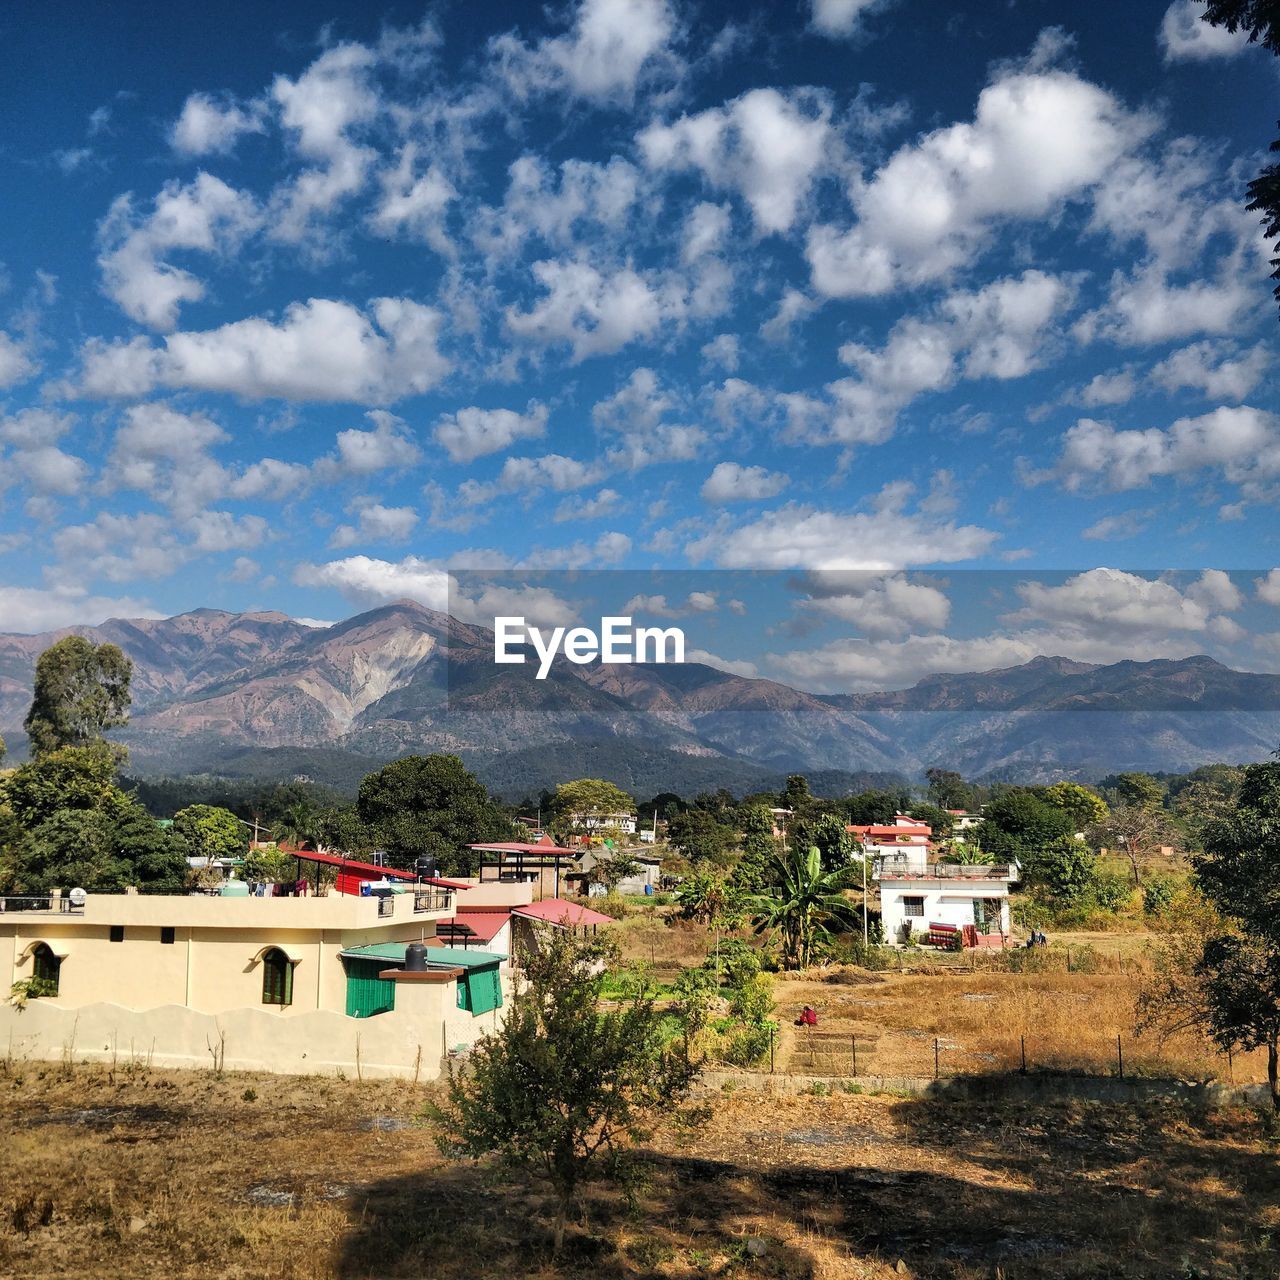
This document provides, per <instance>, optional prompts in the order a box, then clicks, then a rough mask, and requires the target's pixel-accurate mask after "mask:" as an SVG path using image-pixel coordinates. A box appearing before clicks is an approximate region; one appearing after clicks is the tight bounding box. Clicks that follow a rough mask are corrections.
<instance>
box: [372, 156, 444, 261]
mask: <svg viewBox="0 0 1280 1280" xmlns="http://www.w3.org/2000/svg"><path fill="white" fill-rule="evenodd" d="M380 181H381V184H382V197H381V199H380V200H379V202H378V207H377V208H376V209H375V210H374V211H373V212H372V213H371V214H370V215H369V225H370V227H371V228H372V229H373V230H374V231H376V232H377V233H378V234H379V235H384V236H397V235H403V236H407V237H409V238H410V239H413V240H420V241H422V243H424V244H428V245H430V246H431V248H433V249H434V250H435V251H436V252H437V253H440V254H450V253H452V245H451V244H450V242H449V237H448V234H447V232H446V230H445V216H446V214H447V211H448V209H449V206H450V205H451V204H452V203H453V202H454V201H455V200H457V198H458V191H457V189H456V188H455V187H454V185H453V183H452V182H450V181H449V179H448V178H447V177H446V176H445V173H444V171H443V170H442V169H440V168H439V167H438V166H437V165H434V164H428V165H427V166H426V168H425V169H424V168H422V166H421V164H420V162H419V156H418V148H417V146H416V145H415V144H414V143H411V142H410V143H406V144H405V146H404V147H403V148H402V149H401V151H400V156H399V159H398V160H397V162H396V164H395V167H394V168H388V169H386V170H385V171H384V172H383V173H382V174H381V177H380Z"/></svg>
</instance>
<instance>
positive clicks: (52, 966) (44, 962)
mask: <svg viewBox="0 0 1280 1280" xmlns="http://www.w3.org/2000/svg"><path fill="white" fill-rule="evenodd" d="M61 971H62V961H61V959H59V957H57V956H55V955H54V954H53V950H52V949H51V948H50V947H49V945H48V944H47V943H44V942H37V943H36V945H35V946H34V947H33V948H32V951H31V976H32V977H33V978H35V979H36V980H37V981H38V982H46V983H48V984H49V986H50V987H51V988H52V989H53V991H52V994H54V995H57V994H58V978H59V975H60V973H61Z"/></svg>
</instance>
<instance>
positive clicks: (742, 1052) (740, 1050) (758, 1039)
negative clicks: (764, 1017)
mask: <svg viewBox="0 0 1280 1280" xmlns="http://www.w3.org/2000/svg"><path fill="white" fill-rule="evenodd" d="M772 1039H773V1024H772V1023H767V1022H766V1023H758V1024H755V1025H749V1026H738V1027H737V1028H736V1029H735V1030H734V1031H732V1032H731V1033H730V1034H729V1036H728V1037H727V1039H726V1041H725V1044H724V1048H723V1049H722V1050H721V1056H722V1057H723V1059H724V1061H725V1062H728V1063H731V1064H732V1065H733V1066H735V1067H757V1066H759V1065H760V1064H761V1063H762V1062H764V1061H765V1060H766V1059H767V1058H768V1057H769V1045H770V1043H771V1041H772Z"/></svg>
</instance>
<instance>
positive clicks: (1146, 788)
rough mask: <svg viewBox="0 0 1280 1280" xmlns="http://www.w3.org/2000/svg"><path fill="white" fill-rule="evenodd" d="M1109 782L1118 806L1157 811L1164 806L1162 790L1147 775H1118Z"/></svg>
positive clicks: (1153, 779)
mask: <svg viewBox="0 0 1280 1280" xmlns="http://www.w3.org/2000/svg"><path fill="white" fill-rule="evenodd" d="M1110 782H1111V790H1112V791H1113V792H1114V793H1115V797H1116V802H1117V804H1118V805H1127V806H1131V807H1133V808H1137V809H1158V808H1160V806H1161V805H1162V804H1164V788H1163V787H1162V786H1161V785H1160V784H1159V782H1157V781H1156V780H1155V778H1153V777H1152V776H1151V775H1150V774H1149V773H1118V774H1116V775H1115V777H1114V778H1112V779H1111V780H1110Z"/></svg>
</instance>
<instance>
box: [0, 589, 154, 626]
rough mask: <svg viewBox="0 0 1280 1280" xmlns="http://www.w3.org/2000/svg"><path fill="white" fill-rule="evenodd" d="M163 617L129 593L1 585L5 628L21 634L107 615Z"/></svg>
mask: <svg viewBox="0 0 1280 1280" xmlns="http://www.w3.org/2000/svg"><path fill="white" fill-rule="evenodd" d="M162 617H164V614H162V613H158V612H157V611H156V610H155V609H152V608H151V607H150V606H149V605H148V604H147V602H146V601H145V600H139V599H135V598H133V597H129V596H122V597H117V598H112V597H110V596H95V595H90V594H89V593H88V592H87V591H84V590H82V589H79V588H74V587H61V588H54V589H51V590H43V589H41V588H38V587H5V586H0V618H4V620H5V630H6V631H10V632H14V631H17V632H20V633H22V634H24V635H25V634H36V633H38V632H41V631H53V630H55V629H56V628H59V627H73V626H97V625H98V624H99V623H102V622H106V621H107V619H108V618H162Z"/></svg>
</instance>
